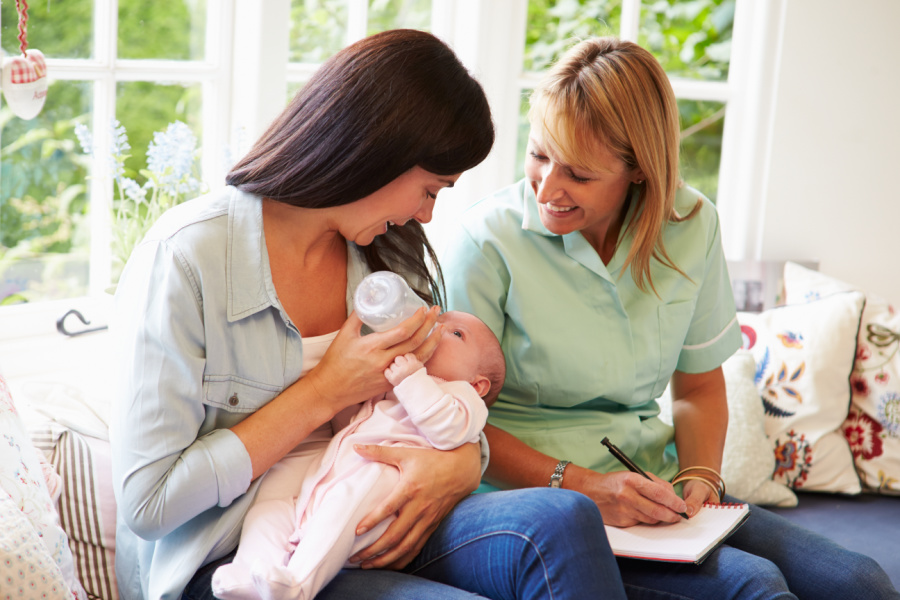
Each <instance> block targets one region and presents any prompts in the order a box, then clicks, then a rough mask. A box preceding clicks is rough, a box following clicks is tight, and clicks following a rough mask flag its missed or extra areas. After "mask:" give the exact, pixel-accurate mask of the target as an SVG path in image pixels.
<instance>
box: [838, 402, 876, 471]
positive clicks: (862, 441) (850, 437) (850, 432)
mask: <svg viewBox="0 0 900 600" xmlns="http://www.w3.org/2000/svg"><path fill="white" fill-rule="evenodd" d="M843 431H844V437H845V438H847V442H848V443H849V444H850V451H851V452H853V458H854V459H856V460H860V459H861V460H872V459H873V458H875V457H876V456H881V455H882V454H884V447H883V445H882V443H881V437H882V431H883V428H882V426H881V423H879V422H878V421H876V420H875V419H873V418H872V417H870V416H869V415H867V414H866V413H864V412H862V411H860V410H851V411H850V414H849V415H848V416H847V420H846V421H844V425H843Z"/></svg>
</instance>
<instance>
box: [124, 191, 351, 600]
mask: <svg viewBox="0 0 900 600" xmlns="http://www.w3.org/2000/svg"><path fill="white" fill-rule="evenodd" d="M348 254H349V262H348V272H347V275H348V282H347V283H348V285H347V311H348V314H349V312H350V310H351V309H352V301H351V298H352V295H351V294H352V291H353V290H355V289H356V286H357V284H358V283H359V281H360V280H361V279H362V277H363V276H365V274H366V273H367V267H366V266H365V263H364V261H363V260H362V257H361V255H360V253H359V251H358V250H357V249H356V247H355V246H353V245H352V244H349V251H348ZM115 308H116V310H115V313H116V314H115V319H114V324H113V331H114V335H115V341H116V344H117V360H118V364H117V365H116V366H117V369H116V372H117V373H118V374H119V375H118V381H117V385H116V398H115V401H114V403H113V404H114V408H113V415H112V421H111V425H110V439H111V442H112V455H113V481H114V487H115V493H116V500H117V502H118V507H119V511H118V523H117V535H116V574H117V577H118V581H119V589H120V592H121V597H122V599H123V600H132V599H136V598H146V599H150V598H154V599H155V598H173V599H176V598H179V597H180V596H181V592H182V590H183V589H184V586H185V585H186V584H187V582H188V581H189V580H190V578H191V577H192V576H193V575H194V573H195V572H196V571H197V569H198V568H199V567H200V566H202V565H203V564H205V563H207V562H209V561H211V560H214V559H216V558H219V557H221V556H223V555H225V554H227V553H228V552H229V551H231V550H232V549H233V548H234V547H235V546H236V545H237V542H238V538H239V536H240V530H241V523H242V521H243V518H244V515H245V513H246V511H247V508H248V507H249V504H250V502H251V501H252V499H253V497H254V495H255V492H256V488H257V486H258V482H259V480H257V481H256V482H254V483H253V484H251V481H250V480H251V473H252V467H251V464H250V456H249V455H248V453H247V451H246V449H245V448H244V446H243V444H242V443H241V442H240V440H239V439H238V438H237V436H235V434H234V433H232V432H231V431H230V430H229V429H228V428H229V427H232V426H233V425H235V424H236V423H238V422H240V421H241V420H243V419H244V418H245V417H246V416H247V415H249V414H251V413H252V412H253V411H255V410H257V409H258V408H260V407H261V406H263V405H264V404H266V403H267V402H268V401H269V400H271V399H272V398H274V397H275V396H277V395H278V394H279V393H280V392H281V391H282V390H284V389H285V388H287V387H288V386H289V385H291V384H292V383H293V382H294V381H296V380H297V379H298V378H299V376H300V372H301V368H302V364H303V361H302V342H301V339H300V334H299V333H298V331H297V330H296V328H295V327H294V326H293V324H291V322H290V320H289V318H288V316H287V314H286V313H285V311H284V309H283V308H282V306H281V304H280V302H279V301H278V297H277V295H276V293H275V287H274V285H273V283H272V276H271V272H270V269H269V260H268V254H267V251H266V241H265V237H264V234H263V228H262V201H261V199H260V198H259V197H257V196H253V195H250V194H246V193H243V192H241V191H239V190H237V189H234V188H230V187H229V188H226V189H224V190H222V191H221V192H217V193H214V194H209V195H207V196H204V197H201V198H198V199H196V200H191V201H190V202H187V203H185V204H182V205H180V206H177V207H175V208H174V209H172V210H170V211H169V212H167V213H166V214H165V215H163V217H162V218H161V219H160V220H159V222H158V223H157V224H156V225H155V226H154V227H153V229H152V230H151V231H150V233H149V234H148V236H147V238H146V239H145V240H144V241H143V242H142V243H141V244H140V246H139V247H138V248H137V249H136V250H135V252H134V254H133V255H132V257H131V260H130V261H129V263H128V266H127V268H126V269H125V272H124V273H123V275H122V278H121V280H120V282H119V285H118V288H117V291H116V300H115ZM330 436H331V428H330V426H329V425H328V424H327V423H326V424H325V425H324V426H323V427H321V428H320V429H319V430H317V432H316V433H314V434H313V435H312V436H311V437H310V438H309V439H308V441H309V442H314V441H322V440H326V439H328V438H329V437H330Z"/></svg>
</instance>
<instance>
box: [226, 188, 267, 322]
mask: <svg viewBox="0 0 900 600" xmlns="http://www.w3.org/2000/svg"><path fill="white" fill-rule="evenodd" d="M231 190H232V193H231V200H230V202H229V206H228V238H227V247H226V250H225V252H226V257H225V261H226V269H227V279H226V280H227V285H228V289H227V292H226V293H227V294H228V321H229V322H234V321H238V320H240V319H242V318H244V317H248V316H250V315H252V314H255V313H257V312H259V311H260V310H262V309H264V308H267V307H269V306H275V305H276V301H275V298H276V297H277V296H276V295H275V286H274V284H273V283H272V272H271V270H270V269H269V254H268V252H266V240H265V235H264V234H263V227H262V198H260V197H259V196H256V195H253V194H248V193H245V192H242V191H240V190H238V189H237V188H231Z"/></svg>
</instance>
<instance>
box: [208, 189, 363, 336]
mask: <svg viewBox="0 0 900 600" xmlns="http://www.w3.org/2000/svg"><path fill="white" fill-rule="evenodd" d="M227 243H228V246H227V249H226V268H227V270H228V273H227V281H228V290H227V294H228V321H229V322H234V321H238V320H240V319H243V318H245V317H249V316H251V315H253V314H255V313H257V312H259V311H261V310H263V309H265V308H268V307H270V306H272V307H275V308H277V309H279V310H281V308H282V307H281V303H280V302H279V301H278V294H277V293H276V292H275V284H274V283H273V282H272V270H271V268H270V267H269V252H268V250H267V247H266V236H265V232H264V231H263V218H262V198H261V197H259V196H256V195H254V194H248V193H246V192H242V191H240V190H238V189H237V188H232V194H231V200H230V202H229V207H228V242H227ZM368 273H369V268H368V267H367V266H366V264H365V259H364V258H363V256H362V252H360V250H359V248H358V247H357V246H356V244H354V243H353V242H349V241H348V242H347V294H346V299H345V300H346V303H347V314H348V315H349V314H350V313H351V312H352V311H353V292H354V290H355V289H356V287H357V286H358V285H359V282H360V281H362V278H363V277H365V276H366V275H367V274H368Z"/></svg>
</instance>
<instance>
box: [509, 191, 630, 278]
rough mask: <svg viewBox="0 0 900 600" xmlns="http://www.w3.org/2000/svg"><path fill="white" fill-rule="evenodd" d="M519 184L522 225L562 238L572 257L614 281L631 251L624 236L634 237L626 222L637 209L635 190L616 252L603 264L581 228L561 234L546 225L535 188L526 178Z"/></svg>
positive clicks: (546, 234)
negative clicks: (542, 219)
mask: <svg viewBox="0 0 900 600" xmlns="http://www.w3.org/2000/svg"><path fill="white" fill-rule="evenodd" d="M520 185H521V186H522V199H523V206H522V229H523V230H525V231H531V232H533V233H537V234H538V235H543V236H546V237H557V238H562V241H563V247H564V248H565V251H566V254H567V255H568V256H569V257H570V258H572V259H573V260H575V261H577V262H578V263H579V264H581V265H582V266H584V267H585V268H587V269H590V270H591V271H593V272H594V273H596V274H597V275H600V276H601V277H603V278H604V279H606V280H608V281H610V282H612V283H615V279H616V278H618V275H617V272H618V271H619V270H620V269H621V268H622V265H623V263H624V262H625V257H626V256H627V254H628V246H629V245H630V242H628V241H627V240H626V238H625V237H623V236H625V235H627V238H628V239H631V237H632V235H631V232H628V233H627V234H626V233H625V231H626V229H627V224H628V223H630V222H631V219H632V218H634V210H635V206H636V205H637V192H634V193H633V195H632V197H631V202H629V205H628V211H627V214H626V215H625V225H624V226H623V227H622V231H620V232H619V245H618V247H617V248H616V252H615V254H613V257H612V259H611V260H610V261H609V264H608V265H604V264H603V261H602V260H600V255H599V254H597V251H596V250H594V248H593V246H591V245H590V244H589V243H588V241H587V240H586V239H585V237H584V236H583V235H582V234H581V232H580V231H573V232H572V233H567V234H566V235H562V236H561V235H559V234H556V233H553V232H551V231H550V230H549V229H547V228H546V227H544V224H543V223H542V222H541V216H540V212H539V210H540V209H539V208H538V203H537V197H536V196H535V195H534V190H532V189H531V186H530V185H528V181H527V180H526V179H523V180H522V181H521V182H520Z"/></svg>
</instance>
